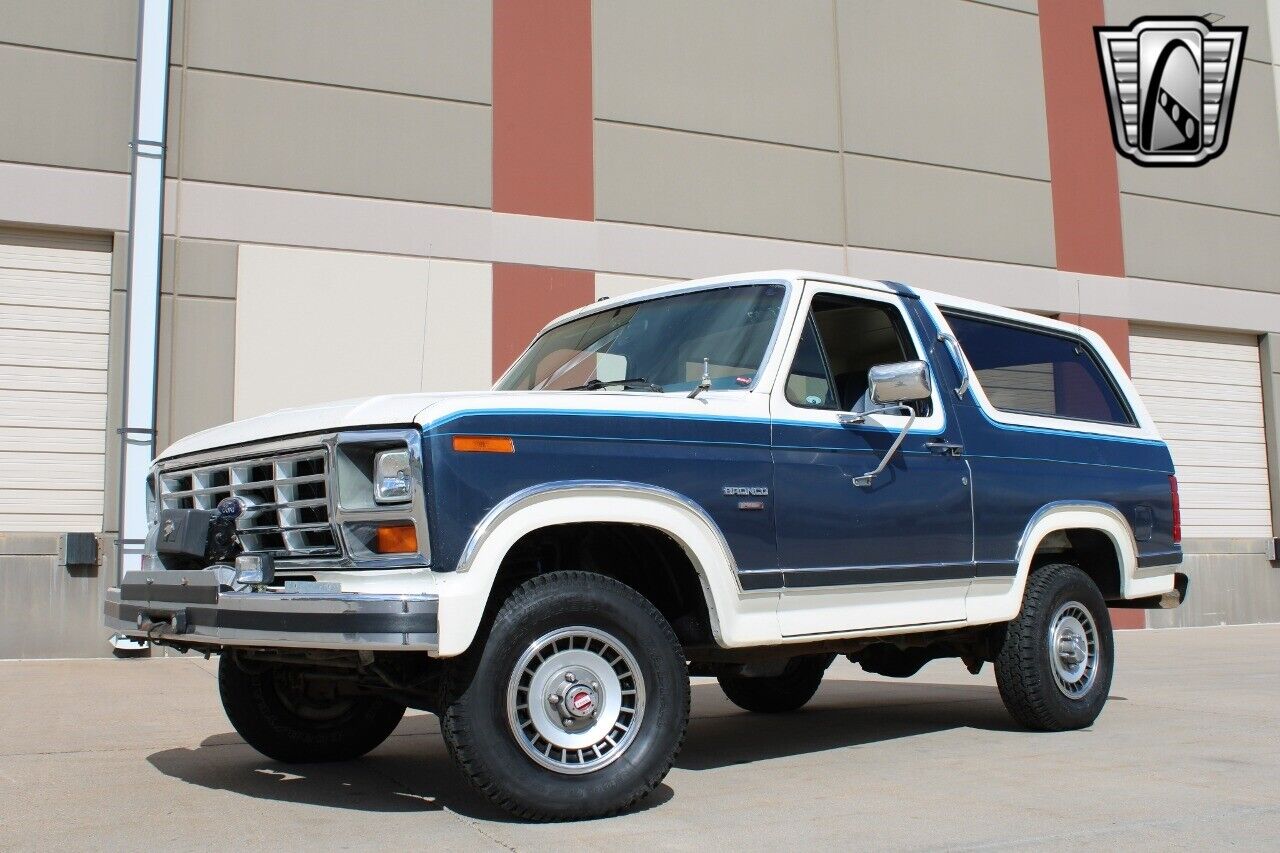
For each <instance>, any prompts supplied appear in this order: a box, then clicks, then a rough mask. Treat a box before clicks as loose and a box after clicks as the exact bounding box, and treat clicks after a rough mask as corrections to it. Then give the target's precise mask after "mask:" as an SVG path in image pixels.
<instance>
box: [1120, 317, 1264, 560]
mask: <svg viewBox="0 0 1280 853" xmlns="http://www.w3.org/2000/svg"><path fill="white" fill-rule="evenodd" d="M1131 331H1132V336H1131V337H1130V339H1129V358H1130V362H1131V366H1132V371H1133V381H1134V384H1135V385H1137V386H1138V390H1139V391H1140V392H1141V393H1142V398H1143V400H1145V401H1146V404H1147V408H1148V409H1150V411H1151V415H1152V417H1154V418H1155V420H1156V423H1157V424H1159V426H1160V432H1161V434H1162V435H1163V436H1164V439H1165V440H1166V441H1167V442H1168V443H1169V448H1170V450H1171V451H1172V453H1173V462H1174V465H1175V466H1176V468H1177V472H1178V485H1179V487H1180V488H1179V491H1180V493H1181V496H1182V531H1183V536H1184V537H1187V538H1190V537H1210V536H1220V537H1249V538H1252V537H1270V536H1271V535H1272V534H1271V512H1270V499H1269V496H1268V492H1267V447H1266V439H1265V438H1264V435H1263V427H1262V374H1261V371H1260V368H1259V364H1258V339H1257V337H1255V336H1253V335H1241V334H1232V333H1228V332H1204V331H1193V330H1190V329H1163V328H1156V327H1144V326H1137V325H1135V326H1134V327H1133V328H1132V330H1131Z"/></svg>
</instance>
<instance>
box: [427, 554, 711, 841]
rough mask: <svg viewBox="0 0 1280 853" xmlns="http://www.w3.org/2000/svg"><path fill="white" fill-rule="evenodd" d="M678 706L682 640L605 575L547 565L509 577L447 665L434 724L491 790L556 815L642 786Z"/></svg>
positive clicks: (672, 742)
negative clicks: (529, 574) (475, 643)
mask: <svg viewBox="0 0 1280 853" xmlns="http://www.w3.org/2000/svg"><path fill="white" fill-rule="evenodd" d="M688 720H689V675H688V670H687V668H686V665H685V658H684V652H683V649H682V648H681V646H680V642H679V640H678V639H676V635H675V632H673V631H672V630H671V626H670V625H669V624H668V623H667V621H666V619H664V618H663V616H662V614H661V613H659V612H658V611H657V610H656V609H655V608H654V607H653V605H652V604H650V603H649V601H647V600H646V599H645V598H644V597H642V596H641V595H640V594H639V593H637V592H636V591H635V590H633V589H631V588H630V587H628V586H625V585H624V584H622V583H619V582H618V581H616V580H613V579H612V578H608V577H604V576H602V575H596V574H589V573H584V572H553V573H550V574H546V575H541V576H539V577H536V578H534V579H532V580H530V581H528V582H526V583H525V584H524V585H522V586H521V587H519V588H518V589H516V590H515V592H513V593H512V594H511V596H510V597H509V598H508V599H507V600H506V601H505V602H504V603H503V605H502V607H501V608H500V609H499V611H498V613H497V615H496V617H495V618H494V623H493V627H492V629H491V630H490V632H489V635H488V640H487V641H486V642H485V643H484V645H483V647H481V648H478V649H475V650H473V651H472V652H471V653H469V654H468V655H467V657H466V658H465V659H464V660H462V661H460V662H459V664H458V665H457V667H456V669H455V671H453V672H451V673H450V675H449V677H448V679H447V694H446V698H445V705H444V709H443V713H442V716H441V724H442V725H441V730H442V731H443V733H444V737H445V743H446V744H447V746H448V747H449V751H450V753H451V754H452V755H453V757H454V759H455V760H456V761H457V762H458V764H459V766H460V767H461V768H462V771H463V772H464V773H465V774H466V776H467V777H468V779H469V780H470V781H471V783H472V785H474V786H475V787H476V789H477V790H479V791H480V792H481V793H483V794H484V795H485V796H487V797H488V798H489V799H490V800H492V801H493V802H494V803H496V804H497V805H499V806H501V807H502V808H504V809H506V810H508V811H510V812H512V813H514V814H516V815H518V816H520V817H523V818H527V819H532V820H566V819H580V818H589V817H600V816H603V815H608V814H613V813H616V812H618V811H621V810H622V809H625V808H627V807H628V806H630V805H632V804H633V803H636V802H638V801H639V800H640V799H642V798H643V797H645V796H647V795H648V794H649V792H651V791H652V790H653V789H654V788H655V787H656V786H657V785H658V783H659V782H660V781H662V778H663V777H664V776H666V774H667V771H668V770H670V769H671V765H672V762H674V761H675V757H676V753H677V752H678V751H679V749H680V745H681V743H682V742H683V741H684V733H685V728H686V726H687V725H688Z"/></svg>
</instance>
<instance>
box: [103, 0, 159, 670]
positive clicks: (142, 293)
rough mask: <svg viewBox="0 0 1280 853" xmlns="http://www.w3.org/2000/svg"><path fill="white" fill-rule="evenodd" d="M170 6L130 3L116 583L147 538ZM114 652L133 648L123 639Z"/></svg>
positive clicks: (136, 564) (134, 565) (136, 563)
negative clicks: (133, 32)
mask: <svg viewBox="0 0 1280 853" xmlns="http://www.w3.org/2000/svg"><path fill="white" fill-rule="evenodd" d="M172 14H173V9H172V0H138V56H137V78H136V85H135V89H134V123H133V142H132V143H131V147H132V149H133V170H132V180H131V182H130V196H129V260H128V264H129V274H128V289H127V292H126V295H125V305H126V308H125V316H126V319H125V323H126V326H125V362H124V382H125V387H124V411H123V417H122V418H121V423H122V424H123V426H122V427H121V428H120V519H119V521H120V523H119V538H118V539H117V542H116V556H117V560H116V564H117V571H118V573H119V576H118V577H117V580H119V578H120V577H123V575H124V573H125V572H126V571H133V570H136V569H138V568H141V565H142V546H143V544H144V543H145V541H146V538H147V524H148V520H147V495H146V487H147V485H146V484H147V472H148V470H149V469H150V467H151V460H152V458H153V457H154V456H155V452H156V446H155V444H156V361H157V358H158V341H159V331H160V250H161V245H162V242H163V239H164V238H163V234H164V157H165V126H166V121H167V116H168V106H169V28H170V20H171V18H172ZM112 644H113V645H115V646H116V647H117V648H121V649H125V648H134V649H136V648H141V647H142V644H139V643H136V642H135V641H132V640H128V639H127V638H123V637H115V638H112Z"/></svg>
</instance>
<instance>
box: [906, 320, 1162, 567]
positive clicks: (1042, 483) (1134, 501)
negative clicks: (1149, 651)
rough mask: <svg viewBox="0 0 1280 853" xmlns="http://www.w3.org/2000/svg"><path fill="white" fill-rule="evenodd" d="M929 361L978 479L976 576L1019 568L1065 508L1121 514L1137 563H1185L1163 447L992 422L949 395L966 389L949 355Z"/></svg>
mask: <svg viewBox="0 0 1280 853" xmlns="http://www.w3.org/2000/svg"><path fill="white" fill-rule="evenodd" d="M907 302H908V305H909V307H910V308H911V309H912V313H913V314H914V319H915V321H916V323H917V325H918V326H919V327H920V330H921V332H922V333H923V335H922V337H924V338H925V339H926V340H930V341H933V340H936V338H937V334H938V329H937V327H936V326H935V325H934V323H933V320H932V318H931V317H930V316H929V315H928V313H927V312H925V311H924V310H923V308H922V307H921V306H920V305H919V302H918V301H917V300H907ZM932 361H933V365H934V371H935V375H937V376H938V378H939V382H941V383H942V386H943V387H944V388H946V389H948V392H949V393H948V395H947V396H948V398H949V401H950V402H949V407H950V410H951V411H952V412H953V413H954V415H955V417H956V418H957V420H958V421H959V427H960V432H961V434H962V436H963V442H964V457H965V459H966V460H968V462H969V465H970V467H971V469H972V471H973V490H974V492H973V493H974V534H975V541H974V556H975V559H976V561H977V565H978V570H979V574H990V575H996V574H1004V573H1005V572H1004V571H1003V570H1002V569H1001V565H1006V566H1010V567H1011V566H1012V564H1013V560H1014V557H1015V555H1016V552H1017V546H1018V543H1019V541H1020V539H1021V537H1022V534H1023V533H1024V532H1025V531H1026V527H1027V523H1028V522H1029V521H1030V520H1031V518H1032V517H1033V516H1034V515H1035V514H1036V513H1037V512H1038V511H1039V510H1040V509H1041V508H1043V507H1044V506H1046V505H1047V504H1050V503H1055V502H1060V501H1091V502H1099V503H1105V504H1108V505H1110V506H1113V507H1114V508H1115V509H1117V510H1118V511H1119V512H1120V513H1121V514H1122V515H1123V516H1124V517H1125V519H1126V520H1128V522H1129V524H1130V526H1131V527H1132V528H1133V529H1134V530H1135V533H1136V534H1137V536H1136V538H1137V540H1138V541H1137V545H1138V557H1139V562H1140V564H1141V563H1143V562H1148V561H1149V562H1152V563H1155V562H1159V561H1161V560H1163V561H1166V562H1177V561H1178V560H1179V559H1180V554H1181V551H1180V549H1179V547H1178V546H1177V545H1176V544H1175V543H1174V542H1173V538H1172V532H1173V500H1172V494H1171V492H1170V488H1169V476H1170V475H1171V474H1173V459H1172V457H1171V456H1170V455H1169V448H1168V447H1167V446H1166V445H1165V444H1164V442H1162V441H1153V440H1150V439H1143V438H1136V437H1135V438H1132V439H1129V438H1120V437H1112V436H1106V435H1099V434H1090V433H1081V432H1074V431H1069V430H1052V429H1039V428H1031V427H1022V426H1012V425H1009V424H1003V423H999V422H997V421H993V420H992V419H990V418H989V417H987V415H986V413H985V412H983V411H982V409H981V408H980V407H979V406H978V405H977V404H976V403H975V402H974V399H973V395H972V394H967V395H965V397H964V398H963V399H960V400H957V399H956V397H955V394H954V393H953V392H950V389H954V388H956V387H958V386H959V384H960V375H959V371H958V370H957V369H956V367H955V362H954V361H953V360H952V359H951V358H950V356H949V355H948V353H947V350H946V348H945V347H944V346H941V345H937V346H935V347H934V353H933V358H932ZM1148 520H1149V521H1150V523H1148ZM1148 528H1149V535H1147V529H1148ZM1009 571H1010V572H1011V571H1012V569H1011V568H1010V570H1009Z"/></svg>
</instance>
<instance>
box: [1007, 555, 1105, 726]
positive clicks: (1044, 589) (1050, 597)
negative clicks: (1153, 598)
mask: <svg viewBox="0 0 1280 853" xmlns="http://www.w3.org/2000/svg"><path fill="white" fill-rule="evenodd" d="M1072 602H1075V603H1078V604H1080V605H1082V606H1083V607H1084V608H1085V609H1086V610H1087V611H1088V615H1089V616H1090V617H1091V618H1092V620H1093V623H1094V625H1095V626H1096V629H1097V631H1096V633H1097V638H1096V639H1097V646H1098V648H1097V657H1096V660H1097V663H1096V667H1097V668H1096V671H1095V673H1094V676H1093V679H1092V682H1091V684H1090V685H1089V687H1088V689H1087V692H1085V693H1083V695H1081V696H1079V697H1078V698H1072V697H1070V696H1068V695H1066V694H1065V693H1064V692H1063V690H1061V689H1059V687H1058V685H1057V683H1056V682H1055V678H1054V670H1053V660H1052V658H1051V657H1050V656H1051V655H1053V654H1054V653H1055V652H1054V650H1053V648H1052V643H1051V639H1050V630H1051V628H1052V626H1051V625H1050V620H1052V619H1053V618H1054V615H1055V614H1056V613H1057V612H1058V611H1059V610H1060V608H1062V607H1064V606H1065V605H1067V604H1069V603H1072ZM1114 664H1115V642H1114V638H1113V637H1112V633H1111V618H1110V615H1109V614H1108V612H1107V606H1106V602H1105V601H1103V598H1102V593H1101V592H1099V591H1098V587H1097V585H1096V584H1094V582H1093V580H1092V579H1090V577H1089V576H1088V575H1086V574H1085V573H1084V572H1082V571H1081V570H1080V569H1078V568H1076V567H1075V566H1071V565H1067V564H1063V563H1057V564H1052V565H1047V566H1041V567H1040V568H1038V569H1036V570H1035V571H1033V572H1032V573H1031V577H1030V578H1029V579H1028V580H1027V589H1026V593H1025V594H1024V595H1023V599H1022V609H1021V611H1019V613H1018V616H1017V618H1016V619H1014V620H1013V621H1012V622H1010V623H1009V624H1008V625H1007V626H1006V628H1005V634H1004V641H1003V644H1002V646H1001V648H1000V651H999V653H998V654H997V655H996V659H995V671H996V684H997V685H998V686H999V688H1000V698H1001V699H1003V700H1004V705H1005V708H1007V709H1008V710H1009V713H1010V714H1011V715H1012V716H1013V718H1014V719H1015V720H1017V721H1018V722H1019V723H1021V724H1022V725H1024V726H1026V727H1027V728H1029V729H1035V730H1038V731H1066V730H1069V729H1082V728H1085V727H1086V726H1089V725H1091V724H1092V723H1093V721H1094V720H1096V719H1097V717H1098V714H1100V713H1101V712H1102V706H1103V705H1105V704H1106V701H1107V694H1108V693H1109V692H1110V689H1111V674H1112V672H1113V669H1114Z"/></svg>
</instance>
